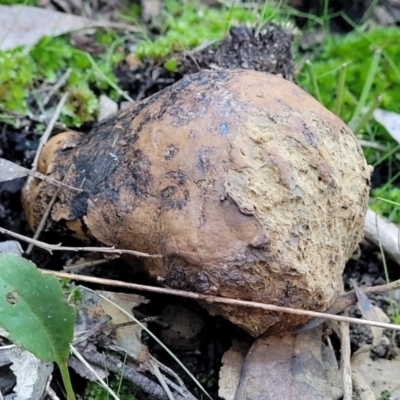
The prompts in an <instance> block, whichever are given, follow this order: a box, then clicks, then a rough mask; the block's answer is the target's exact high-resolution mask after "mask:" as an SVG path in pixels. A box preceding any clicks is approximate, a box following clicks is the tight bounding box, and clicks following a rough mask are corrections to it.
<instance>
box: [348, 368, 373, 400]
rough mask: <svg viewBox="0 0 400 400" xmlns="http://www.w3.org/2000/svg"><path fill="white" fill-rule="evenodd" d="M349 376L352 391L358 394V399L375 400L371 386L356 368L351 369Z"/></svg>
mask: <svg viewBox="0 0 400 400" xmlns="http://www.w3.org/2000/svg"><path fill="white" fill-rule="evenodd" d="M351 375H352V383H353V386H354V391H355V392H356V393H357V394H358V398H359V399H362V400H376V396H375V395H374V392H373V390H372V388H371V386H370V385H369V384H368V382H367V381H366V380H365V378H364V377H363V375H362V374H361V372H360V371H359V370H358V369H357V368H352V369H351Z"/></svg>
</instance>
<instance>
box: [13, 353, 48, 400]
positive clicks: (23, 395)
mask: <svg viewBox="0 0 400 400" xmlns="http://www.w3.org/2000/svg"><path fill="white" fill-rule="evenodd" d="M8 358H9V360H10V361H11V362H12V365H11V367H10V368H11V370H12V371H13V373H14V375H15V376H16V377H17V385H16V386H15V387H14V393H15V394H16V398H17V399H18V400H40V399H41V398H42V396H43V394H44V391H45V388H46V384H47V380H48V379H49V376H50V374H51V373H52V372H53V363H52V362H48V361H41V360H39V359H37V358H36V357H35V356H34V355H33V354H32V353H29V352H28V351H26V350H22V349H19V348H18V347H14V348H12V349H9V350H8Z"/></svg>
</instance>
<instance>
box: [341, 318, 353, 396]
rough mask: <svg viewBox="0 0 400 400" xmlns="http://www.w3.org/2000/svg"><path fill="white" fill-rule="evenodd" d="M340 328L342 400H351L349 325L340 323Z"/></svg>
mask: <svg viewBox="0 0 400 400" xmlns="http://www.w3.org/2000/svg"><path fill="white" fill-rule="evenodd" d="M339 326H340V341H341V345H340V352H341V355H340V369H341V371H342V384H343V400H351V399H352V395H353V387H352V383H351V364H350V355H351V349H350V331H349V324H348V323H346V322H341V323H340V324H339Z"/></svg>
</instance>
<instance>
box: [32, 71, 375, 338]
mask: <svg viewBox="0 0 400 400" xmlns="http://www.w3.org/2000/svg"><path fill="white" fill-rule="evenodd" d="M48 157H50V158H51V156H48ZM46 165H47V170H46V171H45V172H47V173H48V174H49V175H51V176H52V177H53V178H56V179H63V182H65V183H67V184H69V185H75V186H76V187H79V188H82V189H83V190H84V192H83V193H81V194H77V193H74V192H71V191H66V190H62V191H61V192H60V194H59V196H58V198H57V201H56V203H55V205H54V206H53V209H52V213H51V218H52V220H51V221H49V223H48V226H47V229H48V230H54V229H58V230H61V228H60V226H64V227H66V228H67V229H68V231H69V232H74V233H75V235H76V236H78V237H80V238H81V239H86V240H88V241H97V242H100V243H103V244H105V245H108V246H116V247H120V248H127V249H134V250H137V251H143V252H149V253H157V254H162V255H163V256H164V257H163V258H162V259H144V260H143V265H144V267H143V268H145V269H146V271H147V272H148V273H149V274H150V275H151V276H153V277H154V278H159V277H161V278H162V281H164V282H165V283H166V284H167V285H168V286H170V287H175V288H179V289H185V290H194V291H197V292H200V293H204V294H211V295H219V296H224V297H232V298H240V299H243V300H253V301H258V302H264V303H273V304H277V305H282V306H288V307H296V308H305V309H311V310H325V309H327V308H328V307H329V306H330V305H331V303H332V302H333V301H334V299H335V297H336V296H337V295H338V294H339V292H340V290H341V273H342V270H343V268H344V265H345V263H346V261H347V260H348V258H349V257H350V256H351V255H352V253H353V251H354V250H355V249H356V248H357V246H358V244H359V242H360V240H361V238H362V233H363V222H364V215H365V212H366V208H367V200H368V190H369V177H370V168H369V167H368V166H367V164H366V162H365V159H364V157H363V154H362V151H361V149H360V147H359V145H358V143H357V140H356V138H355V137H354V135H353V134H352V132H351V131H350V130H349V129H348V128H347V127H346V126H345V125H344V123H343V122H342V121H340V120H339V119H338V118H337V117H336V116H334V115H333V114H332V113H330V112H329V111H327V110H326V109H325V108H324V107H323V106H321V105H320V104H319V103H318V102H317V101H316V100H314V99H313V98H312V97H310V96H309V95H308V94H306V93H305V92H303V91H302V90H301V89H300V88H298V87H297V86H296V85H294V84H292V83H290V82H288V81H285V80H284V79H282V78H279V77H276V76H273V75H269V74H266V73H261V72H255V71H244V70H237V71H226V70H221V71H202V72H199V73H198V74H195V75H192V76H188V77H186V78H184V79H183V80H182V81H180V82H178V83H176V84H175V85H173V86H171V87H170V88H167V89H165V90H164V91H162V92H160V93H158V94H156V95H153V96H152V97H150V98H149V99H147V100H144V101H143V102H141V103H138V104H137V105H134V106H132V107H131V108H129V109H126V110H124V111H122V112H120V113H118V114H116V115H114V116H111V117H110V118H108V119H106V120H105V121H103V122H101V123H100V124H98V125H97V126H96V127H95V128H94V129H93V130H92V131H91V132H90V133H89V135H88V136H86V137H82V138H80V139H79V140H78V143H77V144H75V145H74V146H72V147H66V148H65V147H64V148H62V149H57V150H56V151H55V152H54V156H53V157H52V158H51V159H49V160H48V161H46ZM35 184H36V186H35V189H34V190H33V191H32V190H31V194H30V195H29V196H30V197H29V201H27V200H25V203H26V207H25V208H26V210H27V214H28V215H30V216H31V217H30V218H29V220H30V223H31V225H32V226H33V227H34V226H36V225H37V223H38V221H39V220H40V217H41V215H42V213H43V211H44V208H45V206H46V204H47V202H48V201H49V198H50V197H51V196H52V194H53V193H54V189H53V188H52V187H50V186H49V185H48V184H47V183H45V182H40V183H38V182H36V183H35ZM28 189H29V188H28ZM25 193H29V192H28V190H26V192H25ZM27 196H28V195H27V194H26V195H25V198H27ZM32 210H33V211H32ZM204 306H205V307H206V308H207V309H208V310H209V311H210V312H211V313H213V314H219V315H223V316H224V317H226V318H228V319H229V320H231V321H232V322H234V323H235V324H237V325H238V326H240V327H242V328H244V329H245V330H247V331H248V332H249V333H251V334H252V335H254V336H258V335H260V334H261V333H263V332H265V331H267V330H270V331H272V330H274V331H287V330H290V329H291V328H292V327H294V326H296V325H298V324H301V323H304V322H305V320H304V317H301V316H297V315H281V314H277V313H269V312H266V311H263V310H258V309H244V308H238V307H233V306H228V305H217V304H204Z"/></svg>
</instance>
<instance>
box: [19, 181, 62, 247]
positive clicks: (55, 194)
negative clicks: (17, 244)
mask: <svg viewBox="0 0 400 400" xmlns="http://www.w3.org/2000/svg"><path fill="white" fill-rule="evenodd" d="M59 193H60V188H58V189H57V190H56V191H55V192H54V194H53V197H52V198H51V200H50V201H49V204H47V207H46V209H45V210H44V213H43V215H42V218H41V219H40V223H39V226H38V227H37V229H36V232H35V234H34V235H33V238H32V239H33V240H36V239H37V238H38V237H39V235H40V234H41V232H42V230H43V228H44V224H45V223H46V221H47V218H48V216H49V214H50V211H51V209H52V207H53V205H54V202H55V201H56V198H57V196H58V194H59ZM33 247H34V244H33V243H30V244H29V246H28V248H27V249H26V252H25V254H30V253H31V251H32V249H33Z"/></svg>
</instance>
